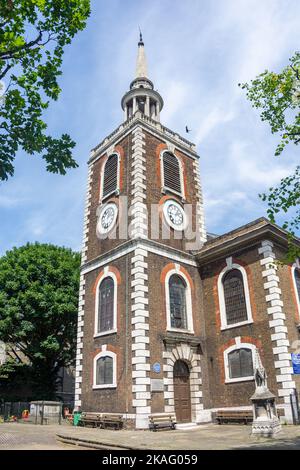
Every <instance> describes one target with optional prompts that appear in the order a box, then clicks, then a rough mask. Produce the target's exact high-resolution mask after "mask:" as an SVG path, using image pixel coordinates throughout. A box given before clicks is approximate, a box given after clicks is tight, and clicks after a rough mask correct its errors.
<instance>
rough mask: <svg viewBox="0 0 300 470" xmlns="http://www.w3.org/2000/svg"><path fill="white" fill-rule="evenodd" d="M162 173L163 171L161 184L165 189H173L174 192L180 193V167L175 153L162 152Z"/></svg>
mask: <svg viewBox="0 0 300 470" xmlns="http://www.w3.org/2000/svg"><path fill="white" fill-rule="evenodd" d="M163 173H164V182H163V186H164V188H166V189H170V190H171V191H175V192H176V193H179V194H181V193H182V188H181V168H180V164H179V161H178V159H177V157H175V155H173V154H172V153H170V152H165V153H164V154H163Z"/></svg>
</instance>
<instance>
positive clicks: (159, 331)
mask: <svg viewBox="0 0 300 470" xmlns="http://www.w3.org/2000/svg"><path fill="white" fill-rule="evenodd" d="M166 105H167V104H166ZM121 106H122V109H123V113H124V118H123V122H122V123H121V124H120V126H119V127H118V128H117V129H115V130H114V131H113V132H112V133H111V134H110V135H108V136H107V137H105V139H104V140H103V141H102V142H101V143H100V144H98V145H97V146H96V147H95V148H94V149H93V150H92V151H91V154H90V159H89V162H88V181H87V193H86V206H85V215H84V239H83V249H82V266H81V276H80V298H79V313H78V337H77V355H76V386H75V406H76V407H77V408H79V409H81V410H82V411H91V412H106V413H119V414H122V415H123V417H124V420H125V422H126V423H127V425H128V426H130V427H135V428H137V429H143V428H147V427H148V417H149V415H150V414H153V413H163V412H166V413H175V414H176V420H177V422H178V423H204V422H209V421H211V419H212V414H213V412H214V411H216V410H223V409H234V410H250V409H251V402H250V397H251V396H252V395H253V392H254V388H255V383H254V371H253V364H254V357H255V354H256V353H258V354H259V356H260V359H261V362H262V364H263V365H264V367H265V369H266V372H267V376H268V385H269V389H270V390H271V391H272V392H273V393H274V394H275V396H276V402H277V407H278V410H279V412H280V414H281V419H282V420H284V421H286V422H288V423H290V422H292V419H293V415H292V407H291V395H293V394H295V391H297V390H298V391H300V380H299V376H298V375H296V374H294V370H293V367H292V361H291V353H297V352H298V351H297V350H298V348H299V344H300V343H299V328H300V264H299V260H295V263H294V264H293V265H290V266H288V265H280V264H278V263H277V261H278V260H280V259H282V257H283V255H284V254H285V252H286V249H287V245H288V236H287V233H286V232H285V231H284V230H282V229H281V228H279V227H278V226H276V225H274V224H271V223H270V222H269V221H268V220H267V219H265V218H261V219H258V220H255V221H254V222H250V223H248V224H247V225H244V226H242V227H240V228H237V229H235V230H233V231H231V232H229V233H225V234H223V235H220V236H215V235H211V234H209V233H207V232H206V228H205V222H204V210H203V199H202V188H201V182H200V170H199V156H198V155H197V151H196V148H195V145H194V144H193V143H191V142H190V141H189V140H187V139H186V138H184V137H182V136H180V135H179V134H178V133H177V132H173V131H172V130H170V129H168V128H166V127H165V126H164V125H163V124H161V122H160V113H161V110H162V108H163V106H164V101H163V98H162V97H161V96H160V94H159V93H158V92H157V91H156V90H155V88H154V85H153V83H152V81H151V80H150V79H149V78H148V71H147V65H146V58H145V50H144V43H143V39H142V37H140V41H139V43H138V56H137V66H136V73H135V78H134V80H133V81H132V82H131V83H130V87H129V91H128V92H127V93H125V95H124V96H123V98H122V100H121ZM228 177H230V176H229V175H228ZM295 243H296V244H298V245H299V244H300V241H299V240H298V239H296V240H295Z"/></svg>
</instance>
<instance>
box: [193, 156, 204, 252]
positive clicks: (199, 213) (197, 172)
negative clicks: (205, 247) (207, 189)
mask: <svg viewBox="0 0 300 470" xmlns="http://www.w3.org/2000/svg"><path fill="white" fill-rule="evenodd" d="M193 170H194V183H195V189H196V197H197V210H196V214H197V229H198V231H199V234H200V240H201V242H203V243H205V242H206V240H207V234H206V227H205V218H204V208H203V193H202V185H201V180H200V164H199V160H198V159H197V160H193Z"/></svg>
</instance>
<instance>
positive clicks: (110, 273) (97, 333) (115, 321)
mask: <svg viewBox="0 0 300 470" xmlns="http://www.w3.org/2000/svg"><path fill="white" fill-rule="evenodd" d="M108 277H110V278H111V279H112V280H113V282H114V307H113V308H114V312H113V313H114V316H113V328H111V330H109V331H98V315H99V311H98V310H99V289H100V285H101V284H102V282H103V281H104V279H106V278H108ZM117 315H118V280H117V276H116V275H115V273H114V272H113V271H110V266H106V267H105V269H104V275H103V276H102V277H101V278H100V279H99V281H98V282H97V286H96V294H95V324H94V338H95V337H98V336H105V335H109V334H110V333H115V332H116V331H117V324H118V319H117Z"/></svg>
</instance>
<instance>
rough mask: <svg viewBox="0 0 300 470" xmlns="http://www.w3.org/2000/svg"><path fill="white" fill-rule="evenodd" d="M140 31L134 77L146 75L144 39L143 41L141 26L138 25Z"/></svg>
mask: <svg viewBox="0 0 300 470" xmlns="http://www.w3.org/2000/svg"><path fill="white" fill-rule="evenodd" d="M139 31H140V40H139V43H138V46H139V47H138V56H137V62H136V74H135V77H136V78H137V77H143V78H145V77H147V76H148V74H147V62H146V56H145V48H144V41H143V35H142V31H141V28H140V27H139Z"/></svg>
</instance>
